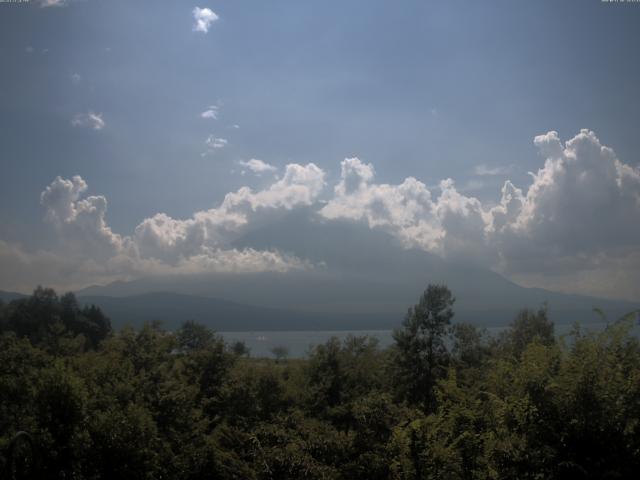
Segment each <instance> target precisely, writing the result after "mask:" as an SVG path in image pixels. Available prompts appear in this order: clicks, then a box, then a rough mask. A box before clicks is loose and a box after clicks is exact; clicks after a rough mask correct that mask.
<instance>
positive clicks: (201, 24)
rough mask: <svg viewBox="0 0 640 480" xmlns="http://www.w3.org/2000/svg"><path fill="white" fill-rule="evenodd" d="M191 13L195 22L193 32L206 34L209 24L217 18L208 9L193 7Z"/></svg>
mask: <svg viewBox="0 0 640 480" xmlns="http://www.w3.org/2000/svg"><path fill="white" fill-rule="evenodd" d="M192 13H193V19H194V21H195V23H194V24H193V31H194V32H202V33H207V32H208V31H209V27H211V24H212V23H213V22H215V21H216V20H218V18H219V17H218V15H216V13H215V12H214V11H213V10H211V9H210V8H200V7H195V8H194V9H193V11H192Z"/></svg>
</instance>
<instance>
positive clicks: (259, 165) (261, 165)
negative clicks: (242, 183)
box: [238, 158, 278, 175]
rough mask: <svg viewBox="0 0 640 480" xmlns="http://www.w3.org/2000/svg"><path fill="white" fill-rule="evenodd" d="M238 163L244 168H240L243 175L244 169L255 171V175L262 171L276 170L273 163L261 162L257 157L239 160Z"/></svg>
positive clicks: (260, 173)
mask: <svg viewBox="0 0 640 480" xmlns="http://www.w3.org/2000/svg"><path fill="white" fill-rule="evenodd" d="M238 165H240V166H241V167H244V168H245V169H246V170H242V174H243V175H244V174H245V173H246V171H247V170H248V171H250V172H253V173H255V174H256V175H262V174H263V173H269V172H276V171H277V170H278V169H277V168H276V167H274V166H273V165H270V164H268V163H267V162H263V161H262V160H259V159H257V158H252V159H251V160H246V161H245V160H240V161H239V162H238Z"/></svg>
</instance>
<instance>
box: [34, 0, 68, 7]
mask: <svg viewBox="0 0 640 480" xmlns="http://www.w3.org/2000/svg"><path fill="white" fill-rule="evenodd" d="M40 6H41V7H42V8H46V7H66V6H67V0H40Z"/></svg>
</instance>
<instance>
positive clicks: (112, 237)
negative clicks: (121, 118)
mask: <svg viewBox="0 0 640 480" xmlns="http://www.w3.org/2000/svg"><path fill="white" fill-rule="evenodd" d="M534 144H535V146H536V147H537V149H538V150H539V152H540V153H541V155H542V157H543V158H544V159H545V160H544V165H543V166H542V167H541V168H540V169H539V170H538V171H537V172H535V173H531V183H530V185H528V186H527V187H519V186H516V185H514V184H513V183H512V182H511V181H510V180H507V181H505V183H504V185H503V187H502V189H501V192H500V193H499V195H498V196H497V198H496V201H495V202H494V203H491V204H483V203H482V202H481V201H480V200H478V199H477V198H475V197H473V196H467V195H464V194H463V193H460V191H458V189H457V188H456V185H455V183H454V181H453V180H451V179H445V180H442V181H441V182H440V183H439V186H438V188H434V189H432V190H433V191H431V190H430V189H429V188H427V186H426V184H425V183H423V182H421V181H420V180H418V179H416V178H413V177H409V178H406V179H405V180H404V181H403V182H401V183H399V184H396V185H393V184H386V183H378V182H376V178H375V169H374V167H373V166H372V165H371V164H368V163H366V162H363V161H362V160H360V159H358V158H347V159H345V160H344V161H342V163H341V175H340V179H339V181H338V182H337V183H336V184H335V185H334V186H333V188H332V189H330V188H327V185H326V174H325V172H324V171H323V170H322V169H321V168H319V167H318V166H316V165H314V164H307V165H299V164H295V163H292V164H289V165H287V166H286V167H285V171H284V174H283V175H282V178H279V179H275V180H274V181H273V183H271V184H270V185H268V186H267V187H266V188H264V189H262V190H258V191H254V190H252V189H251V188H249V187H242V188H240V189H238V190H237V191H235V192H231V193H228V194H227V195H226V196H225V197H224V200H223V201H222V203H221V204H220V205H218V206H216V207H214V208H211V209H209V210H205V211H199V212H196V213H194V214H193V215H192V216H191V218H187V219H175V218H172V217H170V216H168V215H166V214H164V213H158V214H156V215H154V216H152V217H150V218H146V219H144V220H143V221H142V222H140V224H139V225H138V226H137V227H136V228H135V230H134V232H133V233H132V234H130V235H120V234H117V233H115V232H113V231H112V230H111V228H110V227H109V225H108V223H107V220H106V212H107V199H106V198H105V197H103V196H87V195H86V192H87V191H88V186H87V184H86V182H85V181H84V180H83V179H82V178H81V177H79V176H75V177H73V178H71V179H64V178H60V177H58V178H56V179H55V180H54V181H53V182H52V183H51V184H50V185H49V186H47V187H46V189H45V190H44V191H43V192H42V195H41V203H42V205H43V207H44V210H45V219H46V222H47V223H48V224H50V225H51V226H52V227H53V228H54V229H55V231H56V232H57V234H58V237H59V239H60V245H58V246H57V247H55V248H54V249H52V250H51V251H49V252H35V253H26V252H24V251H23V250H21V248H20V247H19V246H16V245H11V244H8V243H0V258H1V259H2V260H1V261H2V264H3V265H7V266H8V267H7V269H6V270H7V271H9V272H17V271H22V272H24V271H28V270H29V269H43V268H45V267H44V265H52V267H51V268H53V269H55V270H56V271H63V272H66V275H67V276H68V277H69V278H71V279H73V280H72V281H74V282H75V281H76V279H77V282H78V284H81V283H85V284H86V283H89V280H91V281H100V280H102V281H104V280H109V279H115V278H135V277H137V276H142V275H147V274H155V273H157V274H167V273H196V272H218V271H220V272H258V271H279V272H286V271H290V270H299V269H309V268H314V266H313V265H312V264H311V263H310V262H308V261H306V260H305V259H301V258H296V257H295V256H292V255H290V254H288V253H287V252H281V251H277V250H257V249H243V250H239V249H237V248H234V247H233V242H234V240H237V239H239V238H241V237H242V236H243V235H244V234H246V233H247V232H250V231H252V230H253V229H257V228H260V226H261V225H264V224H265V223H266V222H268V221H269V219H270V218H274V217H273V216H274V215H281V214H286V212H289V211H293V210H296V209H302V208H304V209H305V211H309V212H311V213H310V214H312V215H315V216H316V217H317V218H318V219H320V220H321V221H325V222H331V221H333V220H341V221H345V220H346V221H354V222H363V223H365V224H366V225H368V227H369V228H370V229H377V230H383V231H385V232H387V233H389V234H390V235H392V236H394V237H396V238H397V239H398V240H399V241H400V242H401V243H402V244H403V245H404V246H405V247H407V248H419V249H423V250H425V251H428V252H431V253H435V254H438V255H440V256H442V257H444V258H447V259H450V260H452V261H457V262H474V263H477V264H481V265H484V266H486V267H487V268H491V269H493V270H495V271H498V272H501V273H503V274H505V275H506V276H507V277H509V278H512V279H515V280H517V281H518V282H520V283H522V284H525V285H530V286H545V287H552V288H556V289H558V290H564V291H574V292H579V293H587V294H596V295H603V296H618V297H626V298H630V299H638V298H640V287H639V286H638V285H640V282H639V280H640V170H639V169H638V168H637V167H633V166H631V165H629V164H625V163H623V162H621V161H620V160H619V159H618V158H617V157H616V155H615V153H614V151H613V150H612V149H610V148H609V147H606V146H604V145H602V144H601V143H600V141H599V139H598V138H597V137H596V135H595V134H594V133H593V132H591V131H589V130H582V131H581V132H580V133H578V134H577V135H576V136H575V137H573V138H572V139H570V140H568V141H567V142H565V143H562V141H561V140H560V138H559V136H558V134H557V132H553V131H552V132H548V133H546V134H544V135H540V136H537V137H535V139H534ZM242 165H243V166H244V167H245V168H247V169H249V170H251V171H252V172H255V173H264V172H272V171H274V169H275V167H273V166H271V165H269V164H267V163H265V162H262V161H260V160H257V159H252V160H249V161H247V162H244V163H242ZM294 234H295V232H292V235H294ZM363 245H366V242H364V241H363ZM25 275H26V274H24V273H20V274H19V275H18V277H20V276H23V277H24V276H25ZM20 278H21V277H20ZM65 278H66V277H65ZM0 280H2V281H3V282H4V283H7V279H6V278H0ZM35 280H36V281H38V280H39V279H38V278H36V279H35ZM40 281H44V280H40Z"/></svg>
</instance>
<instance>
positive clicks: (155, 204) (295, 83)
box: [0, 0, 640, 250]
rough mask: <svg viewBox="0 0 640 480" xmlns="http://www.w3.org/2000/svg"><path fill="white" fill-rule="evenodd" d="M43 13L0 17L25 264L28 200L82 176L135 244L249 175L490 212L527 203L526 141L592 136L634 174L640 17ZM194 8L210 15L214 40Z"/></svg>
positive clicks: (2, 136) (9, 148)
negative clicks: (345, 164)
mask: <svg viewBox="0 0 640 480" xmlns="http://www.w3.org/2000/svg"><path fill="white" fill-rule="evenodd" d="M45 3H46V2H45ZM49 3H51V2H49ZM53 3H57V2H55V1H54V2H53ZM41 4H42V2H36V1H31V2H29V3H25V4H0V61H1V65H2V73H1V74H0V161H1V162H2V171H3V174H2V176H0V191H1V192H2V202H1V204H0V222H1V225H2V226H1V227H0V228H1V230H0V239H2V240H4V241H5V242H11V243H13V244H20V245H22V247H23V248H25V249H27V250H29V249H31V250H33V249H36V248H45V247H47V245H48V244H49V243H50V242H51V241H52V240H51V239H52V236H54V235H55V234H54V233H53V232H52V230H51V229H50V228H48V227H47V226H46V225H45V224H43V221H42V219H43V216H44V213H45V212H44V210H43V206H42V205H41V203H40V193H41V192H42V191H43V190H44V188H45V187H46V186H47V185H49V184H50V183H51V182H52V180H53V179H54V178H55V177H56V176H61V177H63V178H71V177H72V176H73V175H81V176H82V178H83V179H84V181H86V183H87V184H88V185H89V189H88V193H89V194H91V195H104V196H105V197H106V198H107V199H108V213H107V219H108V223H109V226H110V228H111V229H112V230H113V232H116V233H120V234H122V235H129V234H131V232H132V231H133V230H134V228H135V227H136V226H137V225H138V224H139V223H140V222H141V221H142V220H143V219H145V218H149V217H152V216H153V215H155V214H157V213H159V212H163V213H166V214H167V215H169V216H170V217H172V218H176V219H184V218H189V217H190V216H191V215H192V214H193V213H194V212H196V211H200V210H205V209H209V208H211V207H214V206H216V205H218V204H219V203H220V202H221V201H222V199H223V198H224V196H225V194H227V193H228V192H233V191H236V190H237V189H238V188H240V187H241V186H245V185H246V186H249V187H251V188H253V189H254V190H260V189H262V188H265V187H268V186H269V185H270V184H271V183H272V182H273V181H274V177H273V175H272V174H271V173H268V174H263V175H260V176H254V175H250V174H247V173H246V172H245V174H244V175H243V174H242V173H241V172H242V171H243V168H242V167H241V166H240V165H239V164H238V162H241V161H248V160H249V159H252V158H255V159H260V160H262V161H264V162H266V163H268V164H270V165H273V166H275V167H276V168H278V169H279V170H278V171H279V172H280V173H279V174H282V173H283V172H284V167H285V165H286V164H289V163H295V164H300V165H306V164H309V163H314V164H315V165H317V166H318V167H319V168H321V169H322V170H323V171H324V172H325V174H326V178H325V180H326V182H327V185H328V187H327V192H329V194H330V192H331V190H332V188H333V186H334V185H335V184H336V183H337V182H338V181H339V180H340V174H341V166H340V162H341V161H342V160H343V159H344V158H347V157H358V158H359V159H361V160H362V162H365V163H371V164H372V165H373V166H374V167H375V174H376V176H375V178H376V181H377V182H379V183H390V184H400V183H402V182H403V180H404V179H405V178H406V177H410V176H413V177H416V178H417V179H419V180H420V181H421V182H423V183H424V184H426V185H427V186H428V187H429V188H430V189H431V190H432V194H433V195H437V194H438V191H439V190H438V187H437V186H438V184H439V182H440V180H442V179H445V178H449V177H450V178H452V179H454V180H455V185H456V186H457V189H458V191H459V192H461V193H462V194H464V195H467V196H473V197H476V198H478V199H479V200H480V201H481V202H483V205H484V208H485V209H489V208H491V207H492V206H493V205H495V204H497V203H498V202H499V201H500V198H501V193H500V190H501V188H502V186H503V183H504V181H505V180H507V179H510V180H511V181H512V182H513V184H514V185H516V186H518V187H520V188H523V189H525V191H526V188H527V187H528V186H529V184H530V183H531V177H530V175H529V174H528V172H529V171H532V172H536V171H538V169H539V168H541V167H542V165H543V163H544V158H543V156H541V154H540V152H539V150H538V149H536V148H535V147H534V144H533V138H534V137H535V136H536V135H539V134H544V133H546V132H549V131H552V130H555V131H557V132H558V133H559V136H560V138H561V139H562V140H563V141H565V140H569V139H571V138H572V137H573V136H574V135H576V134H577V133H578V132H579V131H580V129H582V128H588V129H590V130H592V131H594V132H595V133H596V134H597V136H598V139H599V141H600V142H601V143H602V144H603V145H607V146H610V147H612V148H613V149H614V150H615V152H616V154H617V157H618V158H619V159H620V160H621V161H622V162H624V163H626V164H628V165H631V166H632V167H634V168H635V167H637V166H638V162H639V161H640V158H639V156H638V153H637V152H638V151H639V147H640V136H638V134H637V132H638V125H640V94H639V93H638V85H640V62H639V61H638V58H639V56H638V54H637V48H638V46H639V45H640V28H638V25H639V23H640V5H638V4H607V3H602V2H600V1H599V0H581V1H562V2H558V1H536V2H533V1H530V2H513V1H486V2H462V1H450V2H427V1H415V2H413V1H406V2H397V3H393V4H392V3H390V2H387V1H350V2H332V1H324V2H303V1H274V2H262V1H256V2H240V1H226V2H224V1H218V2H196V3H193V2H183V1H162V2H160V1H136V2H131V1H120V0H111V1H109V2H99V1H94V0H86V1H83V0H78V1H73V0H69V1H68V2H67V3H66V5H62V6H49V7H42V5H41ZM194 7H200V8H209V9H211V10H212V11H213V12H215V14H216V15H217V17H218V18H217V20H216V21H213V22H212V23H211V24H210V25H209V27H208V31H207V32H203V31H195V30H194V28H193V26H194V14H193V9H194ZM212 105H213V106H215V107H216V113H217V115H216V116H217V118H215V119H214V118H209V119H205V118H202V117H201V113H202V112H204V111H206V110H207V109H208V108H209V107H210V106H212ZM90 115H94V117H93V120H92V118H91V117H90ZM96 118H98V119H99V120H98V121H99V122H100V127H101V128H99V129H96V128H94V127H96V124H95V121H96ZM207 138H211V139H224V140H226V143H225V144H223V145H221V148H214V149H208V147H207V146H206V140H207ZM209 150H210V151H209ZM478 169H480V170H478ZM482 172H484V173H490V172H491V173H494V175H486V174H485V175H479V174H478V173H482Z"/></svg>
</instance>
